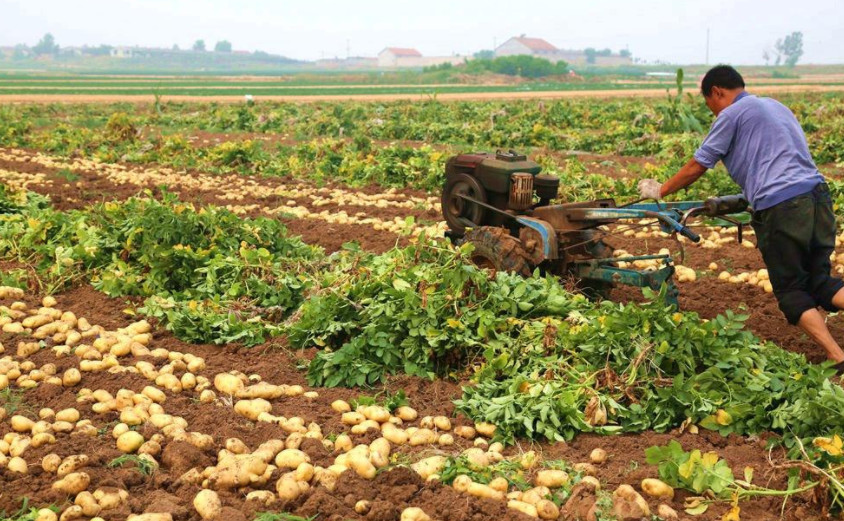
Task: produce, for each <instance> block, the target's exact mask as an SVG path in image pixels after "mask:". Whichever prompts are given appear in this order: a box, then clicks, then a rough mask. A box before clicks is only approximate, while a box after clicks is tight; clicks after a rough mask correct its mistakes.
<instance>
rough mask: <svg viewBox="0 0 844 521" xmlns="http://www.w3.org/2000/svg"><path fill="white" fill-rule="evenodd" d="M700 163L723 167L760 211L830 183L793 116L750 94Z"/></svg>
mask: <svg viewBox="0 0 844 521" xmlns="http://www.w3.org/2000/svg"><path fill="white" fill-rule="evenodd" d="M694 158H695V160H696V161H697V162H698V163H700V164H701V165H703V166H705V167H706V168H712V167H714V166H715V164H716V163H718V161H719V160H720V161H723V162H724V166H726V167H727V171H728V172H729V173H730V177H732V178H733V180H734V181H735V182H736V183H738V185H739V186H740V187H741V189H742V192H743V193H744V196H745V198H747V200H748V201H750V205H751V206H752V207H753V209H754V210H764V209H766V208H770V207H772V206H774V205H776V204H779V203H781V202H783V201H787V200H788V199H791V198H793V197H797V196H798V195H803V194H805V193H807V192H810V191H811V190H812V189H813V188H814V187H815V186H817V185H818V183H822V182H823V181H824V178H823V176H822V175H821V173H820V172H819V171H818V167H817V166H815V162H814V161H813V160H812V156H811V154H810V153H809V146H808V144H807V143H806V135H805V134H804V133H803V129H802V128H800V123H799V122H798V121H797V118H796V117H794V114H792V112H791V110H789V109H788V107H786V106H785V105H783V104H782V103H780V102H779V101H777V100H774V99H771V98H759V97H756V96H753V95H751V94H748V93H747V92H742V93H741V94H739V95H738V96H737V97H736V99H735V100H734V101H733V103H732V104H731V105H730V106H729V107H727V108H725V109H724V110H722V111H721V113H720V114H719V115H718V117H717V118H716V119H715V122H714V123H713V124H712V128H711V129H710V130H709V135H707V136H706V139H704V141H703V144H702V145H701V146H700V148H699V149H698V150H697V152H695V155H694Z"/></svg>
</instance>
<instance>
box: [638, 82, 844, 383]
mask: <svg viewBox="0 0 844 521" xmlns="http://www.w3.org/2000/svg"><path fill="white" fill-rule="evenodd" d="M701 92H702V94H703V97H704V99H705V100H706V106H707V107H709V110H711V111H712V112H713V113H714V114H715V116H716V119H715V122H714V123H713V124H712V128H711V129H710V131H709V135H707V136H706V139H704V141H703V144H702V145H701V146H700V148H699V149H698V150H697V152H695V154H694V157H693V158H692V159H691V160H689V162H688V163H686V165H685V166H683V167H682V168H681V169H680V170H679V171H678V172H677V173H676V174H675V175H674V176H673V177H671V178H670V179H669V180H667V181H666V182H665V183H659V182H658V181H656V180H654V179H643V180H642V181H640V182H639V192H640V194H641V195H642V197H647V198H652V199H660V198H662V197H665V196H667V195H669V194H673V193H674V192H676V191H678V190H681V189H683V188H685V187H687V186H689V185H690V184H692V183H694V182H695V181H696V180H697V179H698V178H700V176H702V175H703V174H704V173H705V172H706V171H707V170H708V169H710V168H713V167H714V166H715V164H716V163H718V161H723V162H724V166H726V167H727V170H728V171H729V173H730V176H731V177H732V178H733V180H734V181H735V182H736V183H738V185H739V186H740V187H741V189H742V192H743V193H744V196H745V197H746V198H747V200H748V201H750V205H751V207H752V208H753V221H752V225H753V229H754V230H755V232H756V238H757V246H758V248H759V250H760V252H761V253H762V259H763V260H764V261H765V264H766V266H767V267H768V274H769V276H770V280H771V285H772V286H773V289H774V295H775V296H776V298H777V302H778V303H779V307H780V310H782V312H783V314H784V315H785V317H786V319H787V320H788V322H789V323H790V324H797V325H799V326H800V327H801V328H802V329H803V330H804V331H805V332H806V333H807V334H808V335H809V336H811V337H812V338H813V339H814V340H815V342H817V343H818V344H819V345H820V346H821V347H823V348H824V349H825V350H826V353H827V356H828V358H829V359H830V360H833V361H835V362H836V364H837V365H836V366H835V367H836V369H837V370H838V371H839V373H844V351H842V350H841V347H840V346H839V345H838V342H836V341H835V339H834V338H832V335H831V334H830V333H829V329H828V328H827V327H826V323H825V321H824V317H823V316H822V315H821V313H820V312H819V311H818V309H817V308H818V307H823V308H824V309H826V310H828V311H838V310H839V309H844V282H842V281H841V280H840V279H838V278H834V277H831V276H830V271H831V265H830V259H829V256H830V254H832V252H833V250H834V248H835V232H836V227H835V216H834V214H833V211H832V200H831V197H830V195H829V189H828V187H827V185H826V182H825V181H824V178H823V176H822V175H821V174H820V172H818V168H817V166H815V163H814V161H813V160H812V156H811V154H810V153H809V147H808V145H807V143H806V136H805V134H804V133H803V129H802V128H801V127H800V123H799V122H798V121H797V118H795V117H794V114H792V112H791V111H790V110H789V109H788V108H787V107H786V106H785V105H783V104H782V103H780V102H778V101H776V100H774V99H770V98H759V97H756V96H753V95H752V94H749V93H748V92H746V91H745V90H744V79H743V78H742V77H741V75H740V74H739V73H738V71H736V70H735V69H734V68H732V67H729V66H726V65H719V66H717V67H714V68H713V69H711V70H710V71H709V72H707V73H706V75H705V76H704V78H703V82H702V83H701Z"/></svg>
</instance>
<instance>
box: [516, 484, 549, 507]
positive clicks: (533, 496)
mask: <svg viewBox="0 0 844 521" xmlns="http://www.w3.org/2000/svg"><path fill="white" fill-rule="evenodd" d="M549 494H551V489H549V488H548V487H533V488H532V489H529V490H526V491H525V492H524V493H523V494H522V499H521V500H522V501H524V502H525V503H530V504H531V505H536V504H537V503H539V502H540V501H542V500H543V499H545V497H546V496H548V495H549Z"/></svg>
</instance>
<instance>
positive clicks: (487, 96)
mask: <svg viewBox="0 0 844 521" xmlns="http://www.w3.org/2000/svg"><path fill="white" fill-rule="evenodd" d="M748 89H749V90H752V91H753V92H755V93H759V94H790V93H800V92H844V85H765V86H758V87H753V85H752V84H750V85H748ZM662 96H665V90H664V89H619V90H582V91H520V92H441V93H437V94H436V99H437V100H439V101H467V100H511V99H513V100H515V99H567V98H628V97H640V98H641V97H646V98H658V97H662ZM431 97H432V94H410V93H409V94H354V93H349V94H325V95H322V94H314V95H291V96H285V95H269V96H260V95H257V96H254V99H255V100H256V101H261V100H264V101H288V102H297V103H314V102H320V101H348V100H357V101H398V100H408V101H423V100H428V99H431ZM162 99H163V100H165V101H179V102H188V101H204V102H218V103H242V102H243V96H225V95H209V96H183V95H175V96H171V95H165V96H163V97H162ZM154 101H155V99H154V96H153V95H152V94H125V95H124V94H70V93H68V94H0V104H2V103H118V102H133V103H152V102H154Z"/></svg>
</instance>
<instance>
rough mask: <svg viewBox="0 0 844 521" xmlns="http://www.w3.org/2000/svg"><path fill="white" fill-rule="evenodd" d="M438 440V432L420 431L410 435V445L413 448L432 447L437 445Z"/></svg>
mask: <svg viewBox="0 0 844 521" xmlns="http://www.w3.org/2000/svg"><path fill="white" fill-rule="evenodd" d="M438 439H439V436H438V435H437V433H436V432H434V431H432V430H430V429H419V430H417V431H414V432H413V434H411V435H410V438H409V439H408V443H409V444H410V446H411V447H418V446H419V445H431V444H433V443H436V442H437V440H438Z"/></svg>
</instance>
